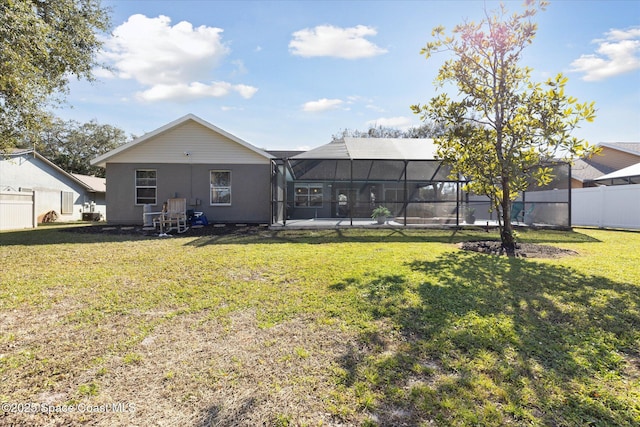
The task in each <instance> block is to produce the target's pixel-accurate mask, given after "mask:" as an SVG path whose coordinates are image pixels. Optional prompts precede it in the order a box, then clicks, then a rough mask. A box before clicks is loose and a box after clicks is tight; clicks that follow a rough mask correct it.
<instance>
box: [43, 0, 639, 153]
mask: <svg viewBox="0 0 640 427" xmlns="http://www.w3.org/2000/svg"><path fill="white" fill-rule="evenodd" d="M498 4H499V3H498V2H494V1H490V0H487V1H480V0H466V1H455V0H453V1H417V0H416V1H403V0H399V1H376V0H369V1H348V0H347V1H338V0H335V1H320V0H317V1H293V0H291V1H237V0H236V1H215V0H208V1H207V0H201V1H168V0H167V1H153V0H140V1H132V0H103V6H107V7H109V8H111V16H112V21H113V22H112V30H111V34H105V35H104V36H103V37H104V45H103V48H102V50H101V52H99V55H98V57H99V59H100V61H101V62H102V63H104V64H106V65H108V69H96V70H95V75H96V77H97V81H95V82H92V83H89V82H86V81H76V80H74V81H72V83H71V85H70V91H69V93H68V95H67V98H66V100H67V103H66V104H65V105H64V106H63V107H61V108H59V109H57V110H56V111H54V113H55V114H56V115H57V116H59V117H61V118H63V119H65V120H76V121H79V122H87V121H90V120H97V121H98V122H99V123H101V124H109V125H113V126H117V127H119V128H121V129H123V130H125V132H126V133H127V134H129V135H135V136H142V135H143V134H144V133H147V132H151V131H153V130H155V129H157V128H159V127H161V126H164V125H165V124H167V123H170V122H172V121H174V120H176V119H179V118H180V117H182V116H184V115H186V114H189V113H192V114H195V115H197V116H198V117H200V118H202V119H204V120H206V121H208V122H210V123H212V124H213V125H215V126H217V127H219V128H221V129H223V130H225V131H227V132H229V133H231V134H233V135H235V136H237V137H239V138H241V139H243V140H245V141H247V142H249V143H251V144H253V145H255V146H257V147H260V148H265V149H273V150H295V149H310V148H314V147H317V146H320V145H323V144H326V143H328V142H330V141H331V139H332V136H333V135H336V134H339V133H341V132H342V131H343V130H345V129H350V130H367V129H368V128H370V127H375V126H383V127H392V128H397V129H403V130H404V129H407V128H409V127H413V126H419V125H420V124H421V121H420V117H419V116H417V115H415V114H413V113H412V111H411V110H410V106H411V105H413V104H424V103H427V102H428V101H429V100H430V99H431V98H432V97H434V96H436V95H437V94H438V93H440V92H438V91H437V89H436V86H435V85H434V79H435V77H436V75H437V71H438V69H439V68H440V67H441V66H442V64H443V63H444V61H445V60H447V59H449V56H448V54H447V53H439V54H436V55H433V56H432V57H431V58H429V60H427V59H426V58H425V57H424V56H421V55H420V49H421V48H422V47H423V46H424V45H425V44H426V43H427V42H428V41H432V40H433V38H432V36H431V30H432V29H433V28H434V27H436V26H438V25H443V26H444V27H445V28H446V29H448V30H450V29H452V28H453V27H454V26H455V25H456V24H460V23H463V22H465V21H475V22H477V21H479V20H481V19H482V18H483V16H484V13H485V12H484V11H485V9H487V10H489V11H491V10H494V9H495V8H496V7H497V6H498ZM505 4H506V6H507V8H508V9H509V11H510V12H516V11H521V10H522V2H521V1H506V2H505ZM534 19H535V22H536V23H537V24H538V32H537V35H536V38H535V39H534V42H533V44H531V45H530V46H528V47H527V48H526V49H525V52H524V56H523V59H522V62H521V65H522V66H528V67H530V68H532V69H533V73H532V79H533V80H534V81H537V82H543V81H545V80H546V79H547V78H550V77H554V76H556V75H557V74H558V73H560V72H561V73H564V74H565V75H566V76H567V77H569V83H568V85H567V88H566V93H567V94H568V95H571V96H573V97H576V98H577V99H578V101H579V102H585V101H589V102H591V101H595V106H596V109H597V117H596V119H595V121H594V122H593V123H586V122H585V123H583V124H582V125H581V128H580V129H578V130H576V131H575V132H574V135H575V136H577V137H579V138H584V139H586V140H587V141H589V142H590V143H592V144H597V143H601V142H640V1H637V0H632V1H631V0H630V1H615V0H602V1H597V0H580V1H573V0H555V1H554V0H551V2H550V4H549V6H548V7H547V10H546V11H544V12H540V13H539V14H538V15H536V17H535V18H534ZM452 95H455V93H452Z"/></svg>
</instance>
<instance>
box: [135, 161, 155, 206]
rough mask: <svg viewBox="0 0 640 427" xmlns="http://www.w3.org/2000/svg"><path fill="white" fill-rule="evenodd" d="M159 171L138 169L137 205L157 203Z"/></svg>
mask: <svg viewBox="0 0 640 427" xmlns="http://www.w3.org/2000/svg"><path fill="white" fill-rule="evenodd" d="M157 193H158V187H157V171H156V170H155V169H138V170H136V205H155V204H157V203H158V201H157Z"/></svg>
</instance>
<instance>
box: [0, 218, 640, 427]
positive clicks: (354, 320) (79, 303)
mask: <svg viewBox="0 0 640 427" xmlns="http://www.w3.org/2000/svg"><path fill="white" fill-rule="evenodd" d="M487 238H496V234H493V233H489V234H487V233H485V232H484V231H469V230H459V231H451V230H449V231H445V230H440V231H437V230H430V231H425V230H390V229H378V230H323V231H279V232H272V231H269V230H266V229H259V230H257V231H255V230H254V232H251V233H233V234H228V235H211V236H191V237H189V236H185V237H171V238H157V237H144V236H136V235H104V234H96V233H77V232H69V231H65V228H64V227H41V228H39V229H36V230H30V231H19V232H4V233H0V263H1V265H2V269H1V270H0V334H1V335H0V401H1V402H2V403H3V405H2V408H3V411H2V412H1V413H0V424H4V425H7V424H18V425H21V424H36V425H43V424H44V425H68V424H79V423H87V424H90V425H101V426H111V425H141V426H147V425H162V426H173V425H185V426H192V425H195V426H208V425H214V426H235V425H239V426H255V425H267V426H287V425H296V426H298V425H308V426H318V425H327V426H330V425H363V426H375V425H381V426H383V425H384V426H391V425H393V426H399V425H411V426H413V425H443V426H449V425H457V426H472V425H473V426H477V425H482V426H491V425H495V426H501V425H541V426H542V425H544V426H547V425H555V426H582V425H593V426H614V425H620V426H625V425H626V426H634V425H635V426H637V425H640V268H639V267H638V265H640V233H637V232H623V231H605V230H597V229H577V230H576V231H574V232H559V231H527V232H524V231H523V232H521V233H520V238H521V240H522V241H527V242H535V243H541V244H548V245H553V246H558V247H562V248H567V249H573V250H575V251H577V252H578V255H574V256H569V257H563V258H558V259H526V258H524V259H523V258H518V259H509V258H505V257H497V256H492V255H484V254H479V253H475V252H466V251H460V250H459V249H458V248H457V246H456V243H458V242H461V241H464V240H473V239H476V240H477V239H487Z"/></svg>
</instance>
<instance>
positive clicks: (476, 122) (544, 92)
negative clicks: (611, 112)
mask: <svg viewBox="0 0 640 427" xmlns="http://www.w3.org/2000/svg"><path fill="white" fill-rule="evenodd" d="M546 6H547V3H546V2H544V1H539V2H536V1H534V0H527V1H526V3H525V10H524V11H523V12H522V13H514V14H512V15H508V14H507V10H506V8H505V6H504V5H501V6H500V8H499V9H498V10H497V11H495V12H493V13H491V14H490V13H488V12H486V11H485V17H484V18H483V19H482V20H481V21H480V22H479V23H477V24H476V23H474V22H466V23H464V24H461V25H457V26H456V27H455V28H454V29H453V31H452V34H451V35H449V36H447V35H445V29H444V28H443V27H442V26H440V27H436V28H435V29H434V30H433V33H432V36H433V37H434V41H431V42H428V43H427V44H426V46H425V47H424V48H423V49H422V51H421V54H422V55H425V56H426V58H427V59H429V58H430V57H431V56H432V55H433V54H434V53H437V52H441V51H449V52H451V53H452V59H448V60H446V61H445V62H444V64H443V65H442V66H441V68H440V69H439V72H438V75H437V78H436V87H437V88H438V89H439V88H443V87H444V86H445V85H447V84H453V85H455V86H456V87H457V89H458V96H457V98H456V99H452V98H450V97H449V96H448V95H447V94H446V93H441V94H439V95H438V96H436V97H434V98H432V99H431V100H430V102H429V103H428V104H426V105H420V104H417V105H413V106H412V107H411V108H412V110H413V112H414V113H416V114H420V115H421V117H422V119H427V118H428V119H431V120H433V121H435V122H436V123H440V124H442V125H443V126H444V128H445V132H444V135H443V136H442V137H440V138H437V139H436V143H437V144H438V151H437V153H438V156H439V158H441V159H443V161H445V162H446V163H448V164H450V165H451V166H452V174H453V175H456V176H457V175H458V174H461V175H463V176H465V177H467V178H469V179H470V180H471V181H470V182H469V184H468V185H467V188H466V189H467V191H472V192H474V193H476V194H482V195H486V196H488V197H489V199H490V200H491V202H492V205H493V209H494V210H495V211H496V212H497V213H498V223H499V228H500V236H501V240H502V246H503V247H504V249H505V250H506V252H507V254H509V255H513V254H514V252H515V240H514V233H513V227H512V225H511V204H512V201H513V200H514V199H515V198H516V197H517V195H518V193H519V192H521V191H525V190H526V189H527V185H528V183H529V182H530V181H531V180H532V179H533V180H534V181H535V182H536V183H538V184H539V185H544V184H546V183H548V182H549V181H550V180H551V179H552V176H551V174H552V172H551V169H550V168H548V167H545V166H544V165H545V162H547V161H549V160H551V159H553V158H555V157H557V156H559V155H563V156H567V157H572V156H582V155H585V154H587V153H588V152H589V151H590V150H592V149H593V148H592V147H591V146H590V145H589V144H588V143H587V142H586V141H584V140H580V139H578V138H576V137H572V136H571V133H572V131H573V130H574V129H576V128H577V127H578V125H579V123H580V122H582V121H583V120H586V121H589V122H591V121H593V119H594V118H595V107H594V103H593V102H591V103H586V102H585V103H582V104H579V103H578V101H577V100H576V99H575V98H573V97H569V96H567V95H566V94H565V87H566V84H567V81H568V79H567V78H566V77H564V76H563V75H562V74H558V75H557V76H556V77H555V78H551V79H549V80H547V81H546V82H544V83H542V84H541V83H534V82H532V81H531V71H532V70H531V69H530V68H528V67H522V66H520V65H519V64H520V62H521V59H522V52H523V50H524V48H525V47H526V46H528V45H529V44H531V43H532V41H533V39H534V37H535V34H536V31H537V26H536V24H535V23H534V22H532V18H533V17H534V16H535V15H536V13H537V12H538V11H539V10H544V9H545V8H546Z"/></svg>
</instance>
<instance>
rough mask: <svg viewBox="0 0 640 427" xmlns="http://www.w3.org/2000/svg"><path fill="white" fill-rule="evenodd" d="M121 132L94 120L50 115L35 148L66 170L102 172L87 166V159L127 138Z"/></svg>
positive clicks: (98, 154)
mask: <svg viewBox="0 0 640 427" xmlns="http://www.w3.org/2000/svg"><path fill="white" fill-rule="evenodd" d="M127 140H128V137H127V135H126V134H125V132H124V131H123V130H122V129H120V128H117V127H115V126H111V125H106V124H99V123H98V122H97V121H96V120H91V121H89V122H87V123H80V122H77V121H75V120H69V121H63V120H60V119H54V120H53V121H51V122H49V123H48V124H46V125H45V126H44V129H43V130H42V132H41V134H40V135H39V138H38V141H39V142H37V143H36V144H34V148H35V150H36V151H37V152H38V153H40V154H42V155H43V156H44V157H46V158H47V159H48V160H50V161H51V162H53V163H55V164H56V165H57V166H59V167H60V168H62V169H64V170H65V171H66V172H69V173H78V174H83V175H95V176H101V177H103V176H104V169H103V168H100V167H97V166H91V159H93V158H95V157H98V156H100V155H102V154H104V153H106V152H108V151H110V150H113V149H114V148H116V147H118V146H119V145H122V144H124V143H125V142H127Z"/></svg>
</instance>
